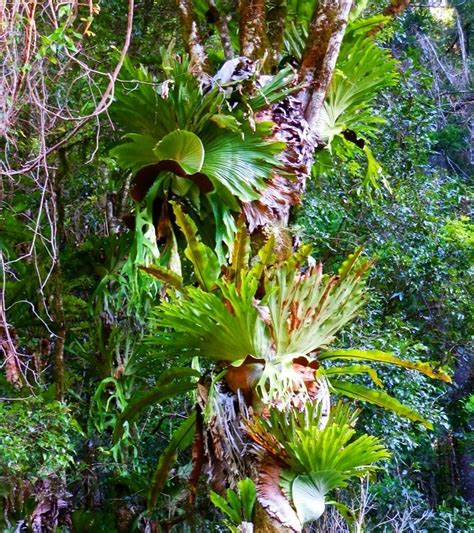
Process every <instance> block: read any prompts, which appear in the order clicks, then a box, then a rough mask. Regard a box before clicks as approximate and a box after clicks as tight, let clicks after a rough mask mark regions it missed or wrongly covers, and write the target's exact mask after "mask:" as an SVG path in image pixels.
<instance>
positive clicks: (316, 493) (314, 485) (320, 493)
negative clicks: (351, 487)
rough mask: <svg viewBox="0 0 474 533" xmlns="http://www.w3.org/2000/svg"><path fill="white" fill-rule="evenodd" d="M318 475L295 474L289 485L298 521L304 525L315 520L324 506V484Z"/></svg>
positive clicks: (322, 511)
mask: <svg viewBox="0 0 474 533" xmlns="http://www.w3.org/2000/svg"><path fill="white" fill-rule="evenodd" d="M320 479H321V477H320V475H318V476H316V475H314V474H313V475H311V474H310V475H306V476H296V477H295V479H294V481H293V483H292V485H291V497H292V500H293V504H294V506H295V509H296V514H297V515H298V518H299V520H300V522H301V523H302V524H303V525H304V524H307V523H308V522H313V521H314V520H317V519H318V518H319V517H320V516H321V515H322V514H323V513H324V510H325V508H326V501H325V497H324V496H325V494H326V490H325V486H324V484H323V483H320Z"/></svg>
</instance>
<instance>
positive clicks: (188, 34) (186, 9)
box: [177, 0, 207, 76]
mask: <svg viewBox="0 0 474 533" xmlns="http://www.w3.org/2000/svg"><path fill="white" fill-rule="evenodd" d="M177 4H178V10H179V14H180V17H181V26H182V31H183V40H184V45H185V48H186V52H187V53H188V54H189V56H190V57H191V66H192V68H193V70H194V71H195V73H196V74H197V75H198V76H200V75H202V74H203V73H204V72H205V71H206V70H207V55H206V51H205V50H204V44H203V41H202V38H201V35H200V33H199V27H198V23H197V20H196V19H195V17H194V12H193V1H192V0H177Z"/></svg>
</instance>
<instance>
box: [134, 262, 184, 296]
mask: <svg viewBox="0 0 474 533" xmlns="http://www.w3.org/2000/svg"><path fill="white" fill-rule="evenodd" d="M138 268H139V269H140V270H143V272H146V273H147V274H150V275H151V276H154V277H155V278H157V279H159V280H160V281H162V282H163V283H166V284H167V285H171V286H172V287H174V288H175V289H178V290H181V289H182V288H183V278H182V277H181V276H180V275H179V274H176V272H173V271H172V270H170V269H169V268H165V267H161V266H158V265H150V266H139V267H138Z"/></svg>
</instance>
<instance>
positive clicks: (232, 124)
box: [211, 113, 241, 133]
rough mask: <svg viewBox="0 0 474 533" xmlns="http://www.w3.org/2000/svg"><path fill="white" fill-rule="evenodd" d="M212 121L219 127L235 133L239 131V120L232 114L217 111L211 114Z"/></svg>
mask: <svg viewBox="0 0 474 533" xmlns="http://www.w3.org/2000/svg"><path fill="white" fill-rule="evenodd" d="M211 120H212V122H214V123H215V124H217V126H219V128H224V129H227V130H230V131H233V132H235V133H240V125H241V124H240V122H239V121H238V120H237V119H236V118H235V117H234V116H232V115H223V114H222V113H217V114H216V115H212V117H211Z"/></svg>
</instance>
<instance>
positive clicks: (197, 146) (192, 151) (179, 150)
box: [153, 130, 204, 174]
mask: <svg viewBox="0 0 474 533" xmlns="http://www.w3.org/2000/svg"><path fill="white" fill-rule="evenodd" d="M153 153H154V154H155V156H156V159H157V161H175V162H176V163H177V164H178V165H179V166H180V167H181V169H182V170H183V171H184V172H185V173H186V174H195V173H196V172H200V170H201V169H202V165H203V162H204V146H203V144H202V142H201V139H200V138H199V137H198V136H197V135H196V134H195V133H192V132H191V131H185V130H176V131H173V132H171V133H169V134H168V135H165V137H163V139H161V141H160V142H159V143H158V144H157V145H156V147H155V149H154V150H153Z"/></svg>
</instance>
